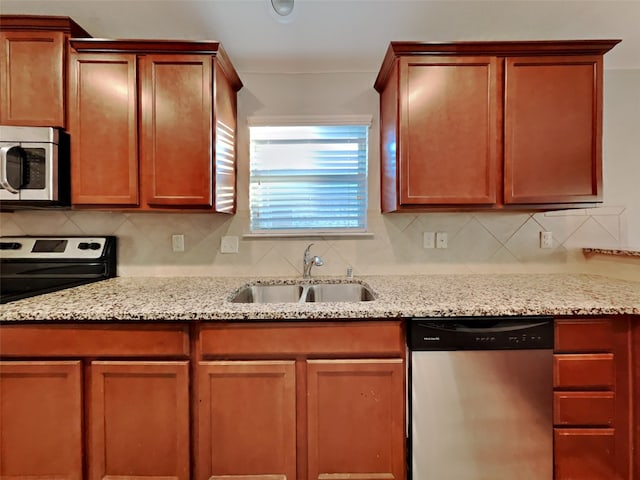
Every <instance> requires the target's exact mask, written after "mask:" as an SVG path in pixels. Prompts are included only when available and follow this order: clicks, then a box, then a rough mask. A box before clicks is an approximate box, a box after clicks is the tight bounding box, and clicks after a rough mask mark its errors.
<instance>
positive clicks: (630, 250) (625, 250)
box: [582, 247, 640, 257]
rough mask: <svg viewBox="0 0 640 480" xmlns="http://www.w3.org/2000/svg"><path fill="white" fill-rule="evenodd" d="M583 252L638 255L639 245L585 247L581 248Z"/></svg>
mask: <svg viewBox="0 0 640 480" xmlns="http://www.w3.org/2000/svg"><path fill="white" fill-rule="evenodd" d="M582 251H583V252H584V253H585V254H593V253H599V254H602V255H613V256H616V257H640V248H639V247H613V248H600V247H585V248H583V249H582Z"/></svg>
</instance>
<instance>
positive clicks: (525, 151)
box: [504, 56, 602, 204]
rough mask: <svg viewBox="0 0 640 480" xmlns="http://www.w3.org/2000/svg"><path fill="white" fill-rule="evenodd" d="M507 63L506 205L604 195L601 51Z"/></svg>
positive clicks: (588, 199) (590, 199) (581, 199)
mask: <svg viewBox="0 0 640 480" xmlns="http://www.w3.org/2000/svg"><path fill="white" fill-rule="evenodd" d="M505 68H506V72H505V108H504V110H505V140H504V156H505V158H504V164H505V184H504V192H505V203H507V204H518V203H521V204H527V203H534V204H535V203H562V202H595V201H600V200H601V191H602V163H601V162H602V161H601V156H602V152H601V149H602V140H601V117H602V99H601V97H602V57H599V56H581V57H571V56H557V57H528V58H527V57H523V58H518V57H514V58H507V60H506V67H505Z"/></svg>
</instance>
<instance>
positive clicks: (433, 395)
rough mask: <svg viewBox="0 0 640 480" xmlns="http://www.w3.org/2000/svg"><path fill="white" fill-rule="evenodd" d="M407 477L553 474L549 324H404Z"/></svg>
mask: <svg viewBox="0 0 640 480" xmlns="http://www.w3.org/2000/svg"><path fill="white" fill-rule="evenodd" d="M408 345H409V348H410V351H411V360H410V365H409V375H410V378H411V381H410V383H409V388H410V395H409V416H410V420H409V422H410V437H409V445H410V448H409V452H410V456H411V458H410V462H409V463H410V464H409V469H410V470H411V473H412V476H411V478H413V480H514V479H516V478H517V479H518V480H551V479H552V478H553V420H552V404H553V319H552V318H551V317H482V318H479V317H475V318H470V317H466V318H451V319H446V320H445V319H443V318H437V319H436V318H414V319H412V320H411V321H410V322H409V328H408Z"/></svg>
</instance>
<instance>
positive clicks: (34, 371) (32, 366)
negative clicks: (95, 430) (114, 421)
mask: <svg viewBox="0 0 640 480" xmlns="http://www.w3.org/2000/svg"><path fill="white" fill-rule="evenodd" d="M82 452H83V449H82V366H81V362H79V361H75V360H74V361H28V362H24V361H15V362H13V361H11V362H5V361H2V362H0V478H3V479H5V478H6V479H44V478H56V479H61V480H81V479H82V478H83V474H82V472H83V470H82V468H83V467H82V465H83V462H82Z"/></svg>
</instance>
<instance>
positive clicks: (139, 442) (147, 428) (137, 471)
mask: <svg viewBox="0 0 640 480" xmlns="http://www.w3.org/2000/svg"><path fill="white" fill-rule="evenodd" d="M90 376H91V381H90V384H91V387H90V393H89V401H88V450H89V457H88V467H89V478H90V479H93V480H102V479H104V478H136V479H162V480H165V479H168V478H172V479H184V480H188V479H189V478H190V463H189V462H190V456H189V455H190V454H189V451H190V447H189V445H190V444H189V418H190V417H189V365H188V362H186V361H181V362H159V361H156V362H151V361H121V362H105V361H94V362H92V363H91V368H90Z"/></svg>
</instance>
